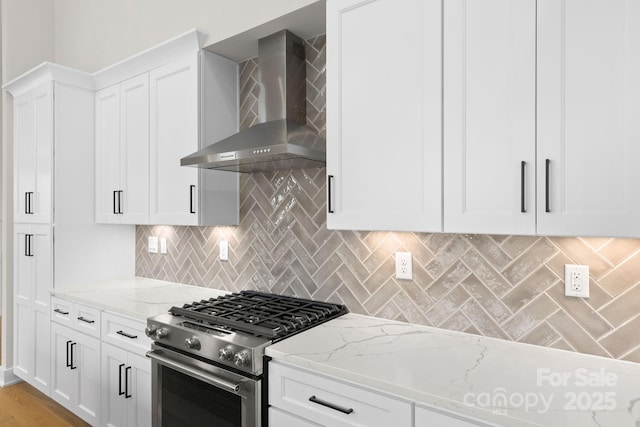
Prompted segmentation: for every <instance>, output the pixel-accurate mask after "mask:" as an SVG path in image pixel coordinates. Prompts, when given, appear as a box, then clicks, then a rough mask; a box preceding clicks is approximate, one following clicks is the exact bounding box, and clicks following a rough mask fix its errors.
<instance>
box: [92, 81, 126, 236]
mask: <svg viewBox="0 0 640 427" xmlns="http://www.w3.org/2000/svg"><path fill="white" fill-rule="evenodd" d="M120 161H121V155H120V86H119V85H116V86H112V87H109V88H106V89H103V90H101V91H99V92H97V93H96V222H98V223H107V224H108V223H113V224H117V223H119V222H120V216H119V215H118V197H119V196H120V195H119V193H118V191H119V190H120V166H121V165H120Z"/></svg>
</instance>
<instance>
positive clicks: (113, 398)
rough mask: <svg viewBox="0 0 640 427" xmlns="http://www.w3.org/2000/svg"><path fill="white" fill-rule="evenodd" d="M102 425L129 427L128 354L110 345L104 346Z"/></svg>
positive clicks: (102, 364) (102, 356) (102, 363)
mask: <svg viewBox="0 0 640 427" xmlns="http://www.w3.org/2000/svg"><path fill="white" fill-rule="evenodd" d="M101 359H102V362H101V372H102V408H101V409H102V425H104V426H114V427H116V426H126V425H127V400H126V399H125V393H124V391H125V383H124V375H125V368H126V366H127V352H126V351H125V350H122V349H119V348H117V347H113V346H111V345H109V344H103V345H102V355H101Z"/></svg>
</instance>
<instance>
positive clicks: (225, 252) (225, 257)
mask: <svg viewBox="0 0 640 427" xmlns="http://www.w3.org/2000/svg"><path fill="white" fill-rule="evenodd" d="M220 261H229V242H227V241H226V240H220Z"/></svg>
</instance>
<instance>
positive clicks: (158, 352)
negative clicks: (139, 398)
mask: <svg viewBox="0 0 640 427" xmlns="http://www.w3.org/2000/svg"><path fill="white" fill-rule="evenodd" d="M147 356H148V357H149V358H150V359H151V369H152V411H153V413H152V420H153V425H154V426H155V427H159V426H205V425H209V426H216V427H254V426H255V427H260V418H261V417H260V410H261V400H260V397H261V396H260V387H261V380H260V379H253V378H247V377H245V376H243V375H239V374H236V373H234V372H230V371H228V370H226V369H224V368H220V367H218V366H214V365H212V364H209V363H206V362H204V361H201V360H199V359H195V358H193V357H191V356H188V355H185V354H182V353H179V352H177V351H173V350H171V349H167V348H165V347H160V346H158V345H156V344H153V346H152V351H150V352H148V353H147Z"/></svg>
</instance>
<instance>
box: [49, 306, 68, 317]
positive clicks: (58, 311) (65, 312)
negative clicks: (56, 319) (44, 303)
mask: <svg viewBox="0 0 640 427" xmlns="http://www.w3.org/2000/svg"><path fill="white" fill-rule="evenodd" d="M53 311H55V312H56V313H60V314H63V315H65V316H66V315H68V314H69V312H68V311H62V310H60V309H59V308H56V309H54V310H53Z"/></svg>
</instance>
